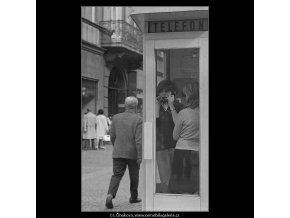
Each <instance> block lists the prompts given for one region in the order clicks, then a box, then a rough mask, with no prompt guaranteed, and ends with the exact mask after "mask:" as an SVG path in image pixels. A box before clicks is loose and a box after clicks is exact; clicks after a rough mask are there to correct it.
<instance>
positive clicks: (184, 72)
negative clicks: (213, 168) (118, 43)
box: [131, 7, 209, 211]
mask: <svg viewBox="0 0 290 218" xmlns="http://www.w3.org/2000/svg"><path fill="white" fill-rule="evenodd" d="M131 17H132V19H133V20H134V21H135V23H136V24H137V26H138V27H139V29H140V30H141V31H142V32H143V72H144V91H143V94H144V95H143V120H144V128H143V162H142V165H141V166H142V170H141V172H142V175H140V179H142V180H143V196H142V198H143V203H142V210H143V211H208V196H209V186H208V177H209V176H208V162H209V160H208V138H209V136H208V26H209V19H208V7H133V13H132V14H131ZM164 80H166V81H167V83H166V82H162V81H164ZM168 81H170V82H168ZM189 83H190V84H196V83H198V91H199V93H198V102H197V106H198V110H197V109H196V108H195V109H192V110H188V111H189V114H190V116H188V114H187V115H185V117H183V121H180V122H179V123H178V125H179V126H181V127H180V129H181V131H183V132H180V131H179V138H178V139H176V138H175V139H174V138H173V140H172V134H173V132H174V131H176V130H175V129H173V127H175V125H176V123H174V125H173V126H172V121H170V122H171V123H170V122H168V119H171V118H170V115H169V114H170V113H173V111H171V109H170V108H169V107H168V106H166V105H168V104H166V103H168V102H165V103H164V102H161V101H159V100H160V98H158V97H160V95H161V94H162V93H163V94H164V93H165V94H166V93H169V94H171V95H174V102H176V103H177V104H176V105H179V106H180V108H179V107H178V106H176V107H175V109H176V113H177V112H178V115H179V113H181V112H180V111H181V110H183V109H184V108H187V106H186V102H187V101H188V99H187V100H186V99H185V97H184V95H185V94H184V92H185V91H186V90H185V87H188V86H187V84H189ZM172 84H174V86H173V87H174V88H172ZM160 93H161V94H160ZM187 96H188V95H187ZM156 99H159V100H156ZM178 103H179V104H178ZM160 105H162V107H161V106H160ZM182 114H186V113H182ZM178 115H177V116H178ZM166 116H167V118H166ZM171 116H173V115H172V114H171ZM168 117H169V118H168ZM180 120H181V118H180ZM188 120H193V121H192V123H194V125H193V126H194V127H192V126H191V127H192V128H191V127H190V128H188V129H187V127H186V125H187V124H188V123H190V122H191V121H190V122H187V121H188ZM163 121H164V122H163ZM182 122H183V123H182ZM182 125H185V126H183V127H182ZM176 126H177V125H176ZM186 131H189V132H186ZM190 131H191V132H190ZM175 134H176V132H175ZM180 134H181V135H182V134H183V136H182V137H183V138H185V139H186V138H187V139H189V140H190V141H191V142H193V141H194V143H192V144H194V146H192V144H191V143H189V144H188V146H187V147H186V146H185V147H184V146H183V147H182V146H180V145H182V142H180V141H178V140H181V135H180ZM174 143H176V144H174ZM177 143H179V144H178V146H177ZM183 144H184V143H183Z"/></svg>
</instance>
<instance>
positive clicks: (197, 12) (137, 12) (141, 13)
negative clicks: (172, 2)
mask: <svg viewBox="0 0 290 218" xmlns="http://www.w3.org/2000/svg"><path fill="white" fill-rule="evenodd" d="M131 10H132V11H131V15H130V16H131V17H132V19H133V20H134V22H135V23H136V25H137V26H138V27H139V29H140V30H141V31H142V32H144V23H145V21H162V20H164V21H165V20H186V19H196V18H208V7H131Z"/></svg>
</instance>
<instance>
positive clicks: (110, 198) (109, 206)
mask: <svg viewBox="0 0 290 218" xmlns="http://www.w3.org/2000/svg"><path fill="white" fill-rule="evenodd" d="M112 199H113V196H112V195H110V194H109V195H108V196H107V199H106V207H107V208H108V209H112V208H113V202H112Z"/></svg>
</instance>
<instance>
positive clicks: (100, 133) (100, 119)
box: [96, 109, 109, 149]
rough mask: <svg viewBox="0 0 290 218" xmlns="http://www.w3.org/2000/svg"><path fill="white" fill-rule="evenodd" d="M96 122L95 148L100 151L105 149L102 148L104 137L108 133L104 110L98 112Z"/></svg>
mask: <svg viewBox="0 0 290 218" xmlns="http://www.w3.org/2000/svg"><path fill="white" fill-rule="evenodd" d="M96 122H97V145H96V147H98V148H100V149H105V147H104V141H103V139H104V136H105V135H106V134H107V133H108V131H109V127H108V120H107V117H106V116H105V115H104V110H103V109H100V110H98V115H97V116H96Z"/></svg>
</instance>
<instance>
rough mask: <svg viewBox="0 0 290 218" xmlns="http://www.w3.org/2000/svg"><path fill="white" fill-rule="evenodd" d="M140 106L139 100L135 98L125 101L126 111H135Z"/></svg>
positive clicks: (131, 97) (130, 97)
mask: <svg viewBox="0 0 290 218" xmlns="http://www.w3.org/2000/svg"><path fill="white" fill-rule="evenodd" d="M137 106H138V99H137V98H136V97H134V96H129V97H127V98H126V99H125V108H126V109H135V108H137Z"/></svg>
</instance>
